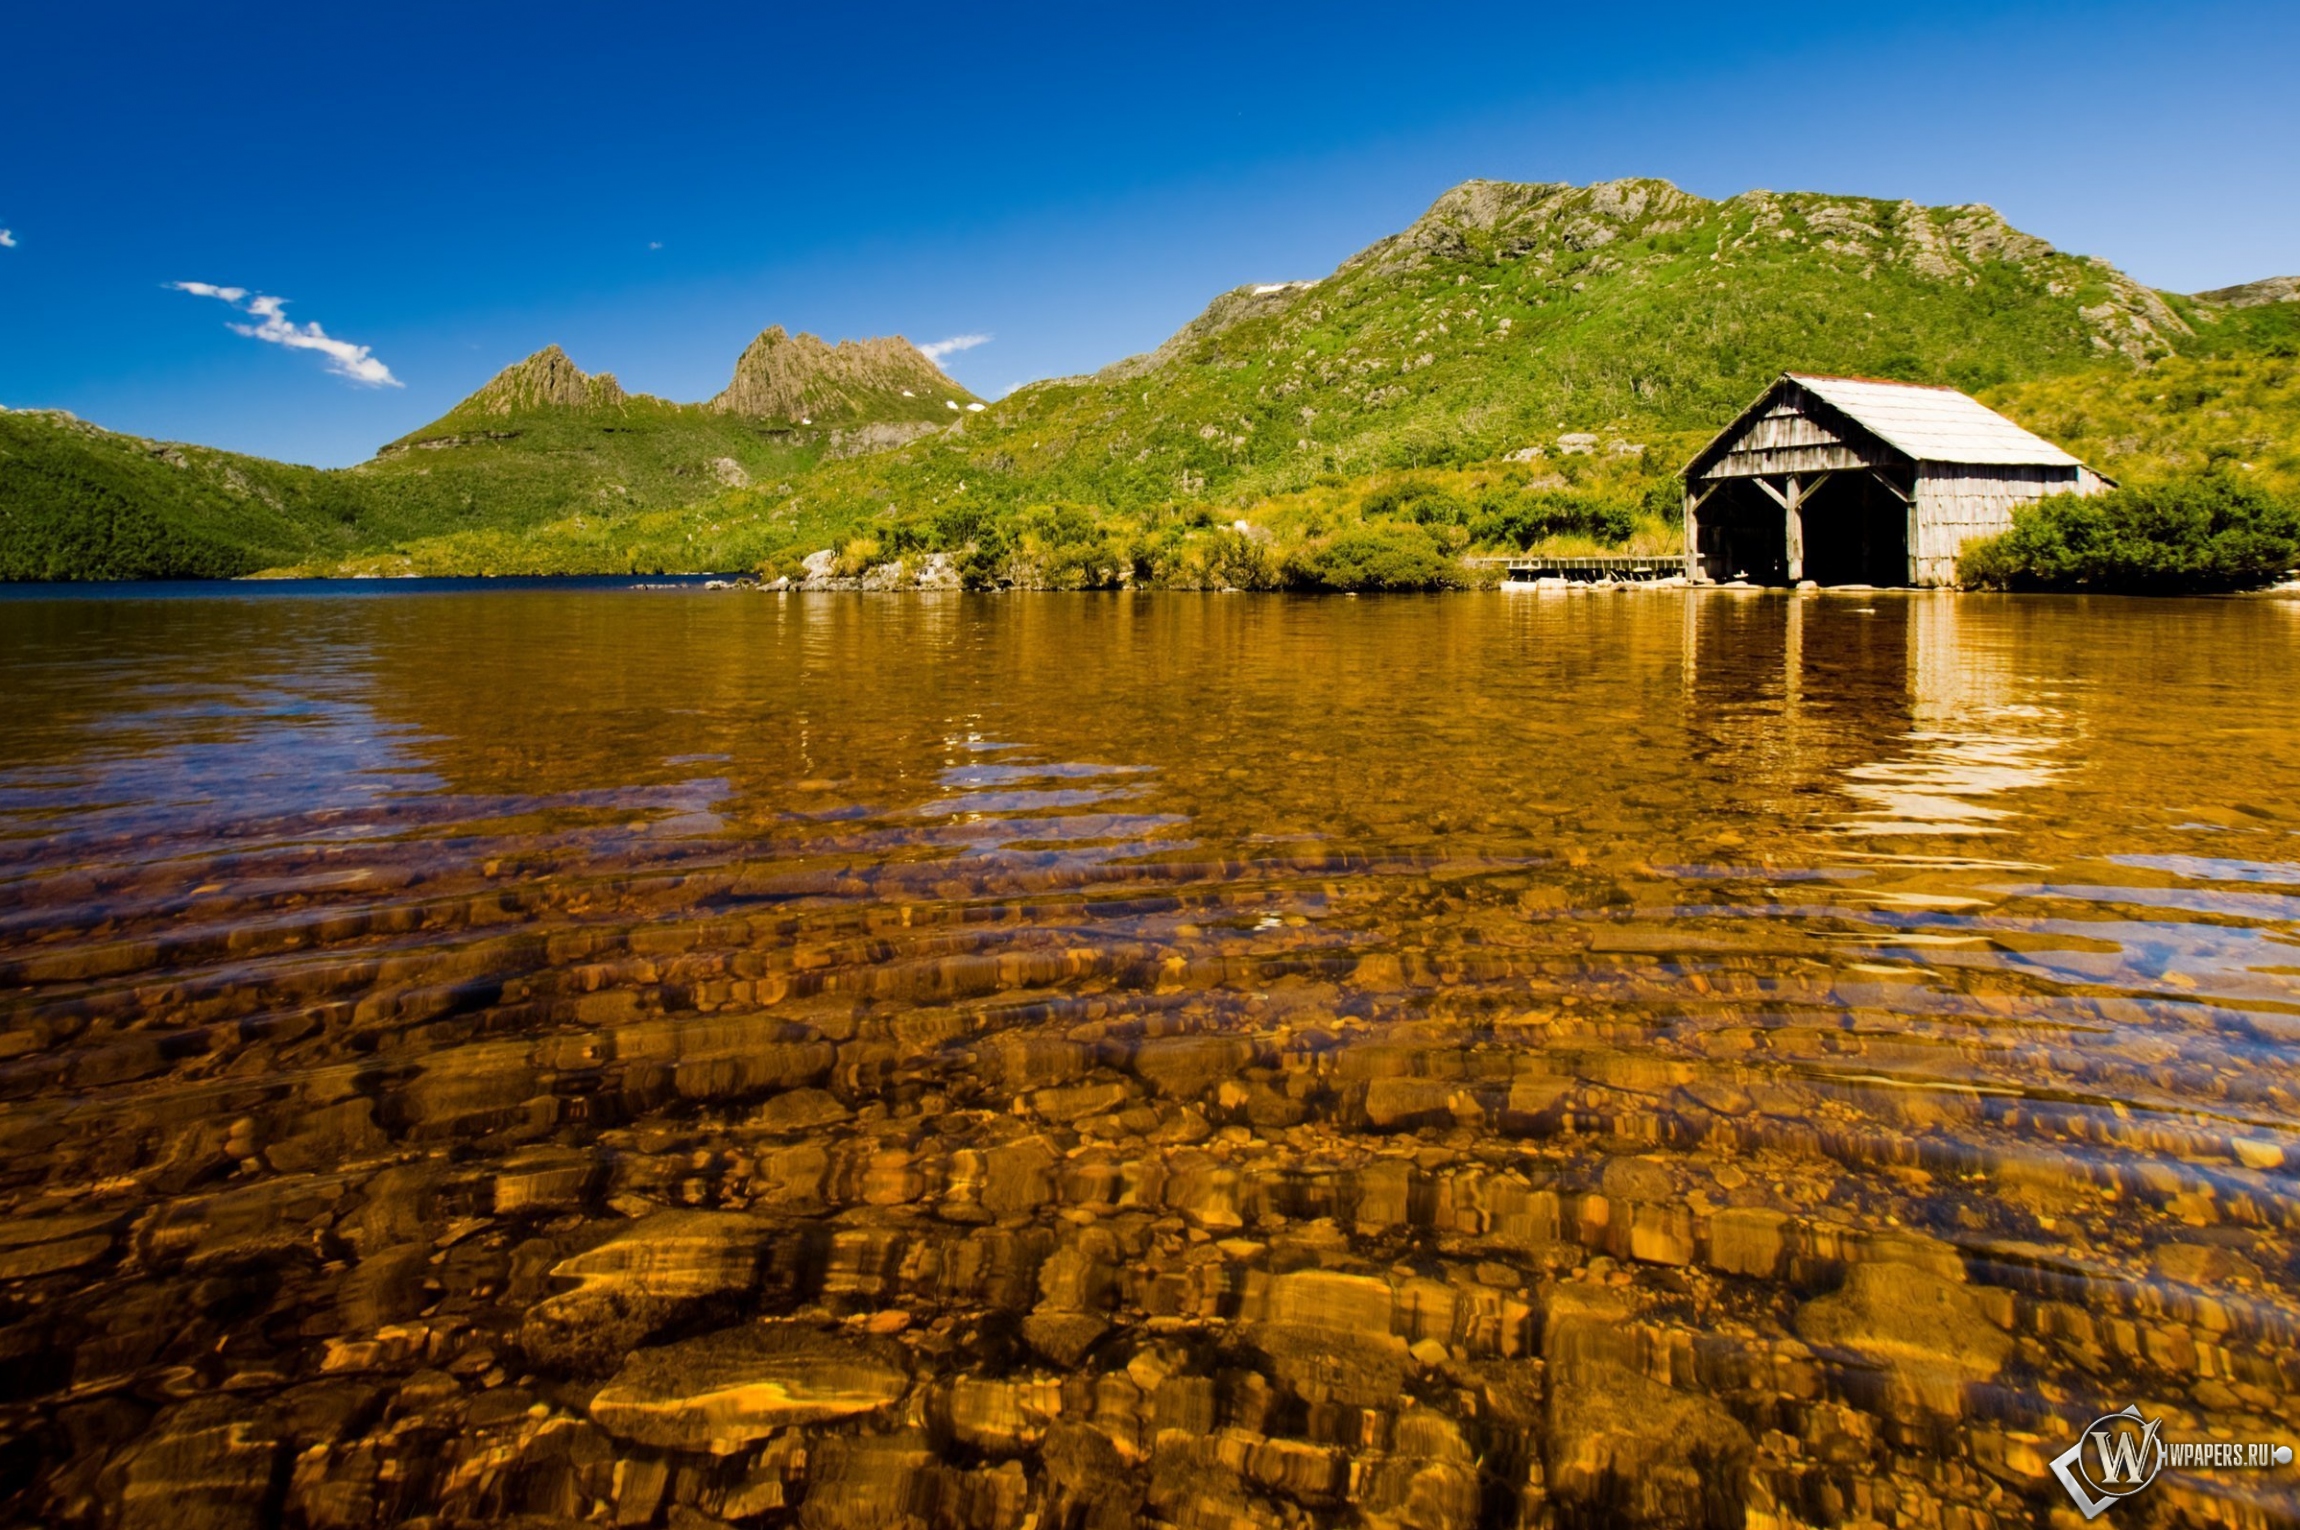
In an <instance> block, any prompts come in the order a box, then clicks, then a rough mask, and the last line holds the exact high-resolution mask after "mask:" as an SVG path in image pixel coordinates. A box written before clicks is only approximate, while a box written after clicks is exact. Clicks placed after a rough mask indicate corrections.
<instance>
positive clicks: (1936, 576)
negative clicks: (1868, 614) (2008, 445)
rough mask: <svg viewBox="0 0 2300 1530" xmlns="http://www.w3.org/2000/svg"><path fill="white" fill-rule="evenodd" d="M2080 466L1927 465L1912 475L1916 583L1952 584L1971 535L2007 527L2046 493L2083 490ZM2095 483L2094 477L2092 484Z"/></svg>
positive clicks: (1988, 534) (1993, 531) (2078, 491)
mask: <svg viewBox="0 0 2300 1530" xmlns="http://www.w3.org/2000/svg"><path fill="white" fill-rule="evenodd" d="M2080 475H2082V476H2085V477H2090V476H2091V475H2089V474H2085V473H2084V470H2083V469H2081V468H2073V467H2069V468H2057V467H2005V466H1993V465H1981V466H1960V465H1958V464H1954V463H1942V462H1928V463H1924V464H1922V465H1921V466H1920V467H1919V469H1918V471H1917V506H1916V509H1917V513H1916V532H1917V538H1916V546H1915V547H1913V548H1911V549H1910V551H1911V553H1912V554H1913V561H1914V562H1915V564H1916V568H1915V570H1914V572H1915V575H1916V582H1917V583H1918V584H1922V585H1950V584H1955V583H1956V582H1957V553H1958V552H1959V551H1960V550H1962V549H1963V547H1964V545H1965V544H1966V543H1967V542H1970V541H1972V540H1973V539H1974V538H1976V537H1993V536H1995V535H1996V534H1997V533H1998V532H2000V531H2009V530H2011V529H2012V515H2013V510H2014V509H2015V508H2016V507H2018V506H2020V505H2025V504H2028V503H2029V502H2030V501H2032V500H2039V499H2042V498H2044V497H2045V496H2046V495H2048V494H2068V493H2081V492H2085V488H2084V487H2080V482H2079V479H2080ZM2094 482H2095V483H2097V482H2098V480H2097V479H2095V480H2094Z"/></svg>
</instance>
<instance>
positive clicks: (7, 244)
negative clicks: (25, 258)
mask: <svg viewBox="0 0 2300 1530" xmlns="http://www.w3.org/2000/svg"><path fill="white" fill-rule="evenodd" d="M14 248H16V231H15V230H14V229H12V228H0V250H13V249H14Z"/></svg>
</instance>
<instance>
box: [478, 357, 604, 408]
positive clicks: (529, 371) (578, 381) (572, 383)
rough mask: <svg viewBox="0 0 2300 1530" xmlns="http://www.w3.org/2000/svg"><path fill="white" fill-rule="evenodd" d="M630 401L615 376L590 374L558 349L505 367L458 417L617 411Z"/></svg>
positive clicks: (601, 373) (602, 373)
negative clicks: (540, 411) (542, 411)
mask: <svg viewBox="0 0 2300 1530" xmlns="http://www.w3.org/2000/svg"><path fill="white" fill-rule="evenodd" d="M629 401H630V395H629V394H627V393H625V392H624V391H623V385H622V384H621V383H619V382H617V381H616V380H615V374H614V373H612V372H599V373H590V372H586V371H584V370H583V369H582V368H581V367H579V366H577V365H575V363H574V362H573V361H570V360H569V359H568V357H567V353H566V352H565V351H563V350H561V349H559V347H558V346H556V345H547V346H545V347H543V349H541V350H539V351H537V352H536V353H535V354H534V355H532V356H530V357H528V358H527V359H526V360H525V361H522V362H518V363H515V364H514V365H511V366H507V367H505V368H504V369H503V370H502V371H500V372H498V373H496V374H495V376H494V377H493V378H491V379H489V381H488V383H487V386H486V387H484V388H481V389H480V390H479V391H478V392H477V393H474V394H472V395H471V397H469V398H467V399H465V400H464V401H463V402H462V403H460V404H458V405H456V406H455V412H456V413H458V414H465V413H474V414H492V415H511V414H519V413H524V412H525V411H527V410H530V409H617V408H621V407H622V406H623V405H624V404H626V403H628V402H629Z"/></svg>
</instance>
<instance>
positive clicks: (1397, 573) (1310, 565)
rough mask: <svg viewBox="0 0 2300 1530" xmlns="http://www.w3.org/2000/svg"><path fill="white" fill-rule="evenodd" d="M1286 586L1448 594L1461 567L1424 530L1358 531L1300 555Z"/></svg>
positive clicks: (1382, 527) (1387, 524)
mask: <svg viewBox="0 0 2300 1530" xmlns="http://www.w3.org/2000/svg"><path fill="white" fill-rule="evenodd" d="M1285 575H1286V582H1287V583H1288V584H1291V585H1293V586H1295V587H1296V588H1298V589H1307V590H1448V589H1458V588H1459V587H1460V586H1461V585H1462V584H1463V583H1464V575H1463V570H1462V566H1461V565H1460V564H1459V563H1457V562H1455V561H1454V560H1453V559H1451V558H1448V557H1447V556H1446V555H1445V554H1444V553H1442V552H1440V551H1439V550H1438V545H1437V543H1436V541H1435V540H1433V539H1432V538H1431V536H1430V534H1429V533H1428V532H1426V531H1424V530H1423V529H1422V528H1421V527H1419V526H1413V525H1406V524H1403V523H1401V522H1397V521H1384V522H1377V523H1375V524H1373V525H1369V526H1358V527H1353V528H1351V529H1349V530H1347V531H1343V532H1341V533H1339V534H1337V535H1335V536H1333V537H1330V538H1327V539H1326V540H1324V541H1321V542H1315V543H1312V544H1311V545H1310V546H1307V547H1304V548H1302V549H1300V550H1299V551H1297V552H1296V553H1295V554H1294V555H1293V556H1292V557H1291V558H1289V559H1288V560H1287V561H1286V568H1285Z"/></svg>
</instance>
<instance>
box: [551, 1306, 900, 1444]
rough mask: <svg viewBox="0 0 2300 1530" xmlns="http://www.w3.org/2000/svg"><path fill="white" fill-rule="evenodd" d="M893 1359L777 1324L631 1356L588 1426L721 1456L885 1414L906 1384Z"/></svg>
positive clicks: (597, 1400)
mask: <svg viewBox="0 0 2300 1530" xmlns="http://www.w3.org/2000/svg"><path fill="white" fill-rule="evenodd" d="M898 1353H899V1351H896V1350H890V1349H883V1348H880V1347H878V1346H876V1345H868V1344H864V1343H861V1342H858V1341H855V1340H851V1339H845V1338H840V1337H836V1336H833V1335H830V1334H824V1333H820V1332H817V1331H815V1330H812V1329H805V1328H796V1327H791V1326H788V1325H783V1324H775V1325H768V1326H761V1327H746V1328H730V1329H722V1330H720V1331H719V1332H717V1333H710V1334H704V1335H703V1336H702V1337H700V1338H694V1339H687V1340H684V1341H683V1342H681V1343H677V1344H668V1345H664V1346H663V1347H661V1348H658V1349H643V1350H640V1351H639V1352H638V1353H637V1354H635V1355H633V1356H632V1357H631V1358H630V1359H629V1360H628V1361H626V1362H624V1365H623V1368H622V1369H621V1370H620V1371H618V1372H617V1373H616V1375H615V1379H614V1380H612V1381H610V1382H608V1383H607V1385H606V1386H604V1387H602V1388H600V1390H599V1392H598V1394H597V1395H596V1396H594V1397H593V1398H592V1399H591V1417H592V1419H593V1421H594V1422H596V1423H597V1424H598V1425H599V1427H600V1428H602V1429H605V1430H606V1431H607V1432H608V1433H609V1434H612V1435H614V1436H615V1437H616V1438H618V1439H622V1440H628V1441H630V1442H632V1443H634V1444H639V1445H651V1446H654V1447H656V1448H657V1449H661V1450H693V1451H708V1452H710V1453H711V1454H713V1455H722V1456H723V1455H730V1454H732V1453H734V1452H735V1451H738V1450H741V1449H743V1448H744V1447H745V1446H748V1445H750V1444H751V1443H753V1442H754V1441H757V1440H761V1439H764V1438H766V1437H767V1436H768V1435H770V1434H772V1433H774V1432H775V1431H776V1430H778V1429H782V1428H785V1427H788V1426H790V1425H793V1424H813V1423H820V1422H822V1421H823V1420H825V1419H835V1418H848V1417H851V1416H853V1415H855V1414H858V1413H869V1412H871V1411H872V1410H874V1409H877V1408H882V1407H885V1406H886V1405H887V1404H888V1403H891V1402H893V1401H894V1400H895V1399H896V1398H898V1397H900V1396H902V1394H903V1392H904V1391H905V1390H906V1389H907V1388H908V1387H909V1385H910V1376H909V1374H908V1372H906V1371H905V1370H904V1369H903V1367H902V1366H901V1365H900V1364H899V1363H897V1361H896V1360H895V1359H894V1358H893V1356H894V1355H896V1354H898Z"/></svg>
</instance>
